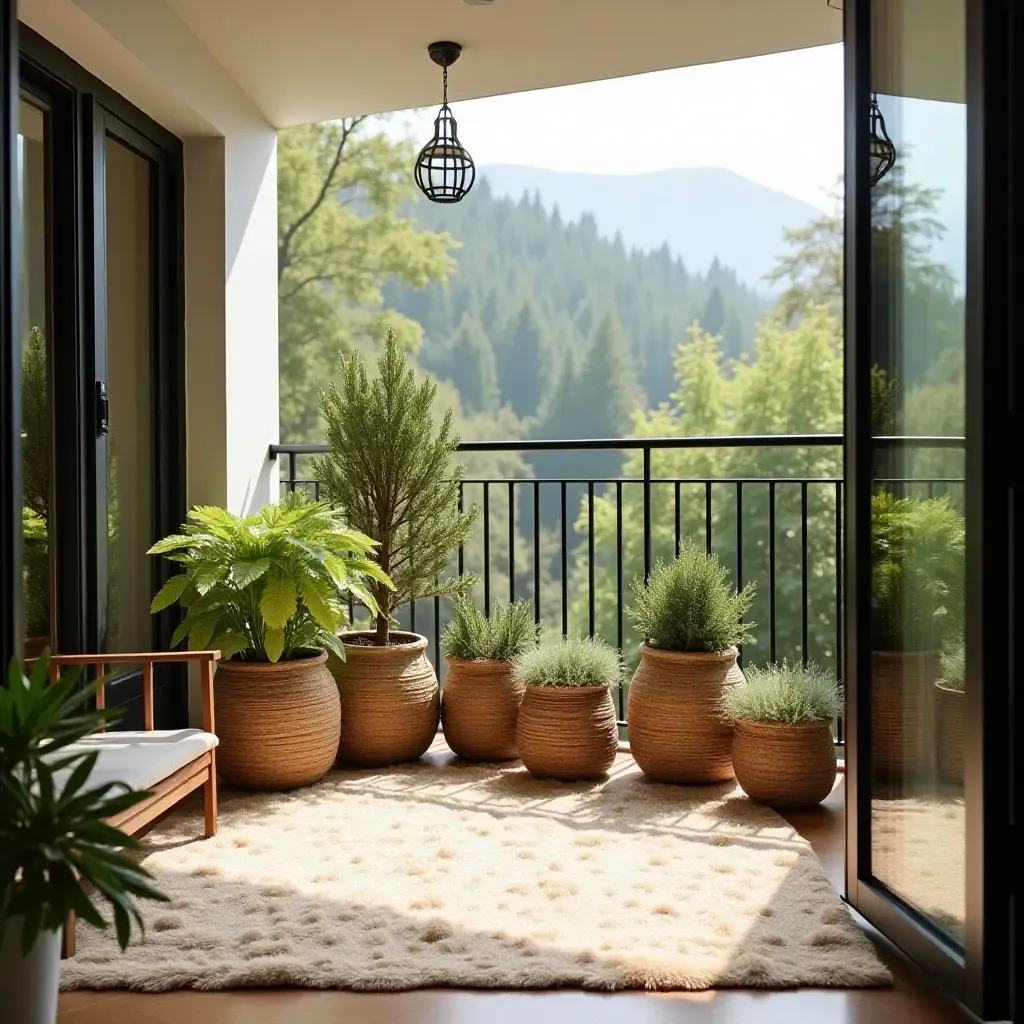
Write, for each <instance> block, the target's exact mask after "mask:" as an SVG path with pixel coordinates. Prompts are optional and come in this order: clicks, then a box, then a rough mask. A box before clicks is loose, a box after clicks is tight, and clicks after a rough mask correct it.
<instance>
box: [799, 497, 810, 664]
mask: <svg viewBox="0 0 1024 1024" xmlns="http://www.w3.org/2000/svg"><path fill="white" fill-rule="evenodd" d="M807 644H808V640H807V481H806V480H804V481H802V482H801V484H800V660H801V661H802V662H803V666H804V668H807V659H808V652H807Z"/></svg>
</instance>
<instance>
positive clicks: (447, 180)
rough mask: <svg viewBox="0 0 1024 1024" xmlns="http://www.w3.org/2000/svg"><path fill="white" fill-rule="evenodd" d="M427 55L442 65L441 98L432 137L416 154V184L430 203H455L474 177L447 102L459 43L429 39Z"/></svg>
mask: <svg viewBox="0 0 1024 1024" xmlns="http://www.w3.org/2000/svg"><path fill="white" fill-rule="evenodd" d="M427 52H428V53H429V54H430V59H431V60H432V61H433V62H434V63H435V64H439V65H440V66H441V67H442V68H444V98H443V102H442V105H441V109H440V110H439V111H438V112H437V119H436V120H435V121H434V137H433V138H432V139H431V140H430V141H429V142H428V143H427V144H426V145H425V146H424V147H423V148H422V149H421V150H420V154H419V156H418V157H416V184H417V185H419V187H420V191H421V192H422V193H423V194H424V195H425V196H426V197H427V198H428V199H429V200H430V201H431V202H433V203H457V202H459V201H460V200H462V199H465V197H466V196H467V195H468V194H469V190H470V189H471V188H472V187H473V182H474V181H476V165H475V164H474V163H473V158H472V157H471V156H470V155H469V153H468V152H467V151H466V149H465V148H464V147H463V145H462V143H461V142H459V134H458V127H459V126H458V125H457V124H456V122H455V118H454V117H453V116H452V110H451V107H449V106H448V69H449V68H450V67H451V66H452V65H453V64H454V63H455V62H456V61H457V60H458V59H459V55H460V54H461V53H462V47H461V46H460V45H459V44H458V43H431V44H430V46H428V47H427Z"/></svg>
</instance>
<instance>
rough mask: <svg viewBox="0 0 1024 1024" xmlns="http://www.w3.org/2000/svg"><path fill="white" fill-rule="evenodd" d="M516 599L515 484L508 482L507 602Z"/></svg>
mask: <svg viewBox="0 0 1024 1024" xmlns="http://www.w3.org/2000/svg"><path fill="white" fill-rule="evenodd" d="M515 600H516V484H515V481H514V480H509V482H508V603H509V604H515Z"/></svg>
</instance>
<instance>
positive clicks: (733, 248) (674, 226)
mask: <svg viewBox="0 0 1024 1024" xmlns="http://www.w3.org/2000/svg"><path fill="white" fill-rule="evenodd" d="M482 173H483V174H484V175H485V176H486V177H487V180H488V181H489V182H490V185H491V190H492V192H493V193H494V195H495V196H508V197H510V198H513V199H519V198H520V197H521V196H522V195H523V193H524V192H529V193H531V194H533V193H534V192H536V193H539V195H540V200H541V203H542V204H543V205H544V207H545V208H546V209H547V210H548V211H550V210H551V209H552V208H553V207H555V206H557V207H558V210H559V212H560V214H561V216H562V219H563V220H568V221H576V220H579V218H580V217H581V216H582V215H583V214H584V213H590V214H592V215H593V217H594V220H595V221H596V222H597V227H598V231H599V232H600V233H601V234H602V235H604V236H606V237H608V238H614V236H615V235H616V233H621V235H622V240H623V242H624V243H625V244H626V246H627V247H630V248H632V247H636V248H638V249H643V250H646V251H654V250H657V249H660V248H661V246H662V245H664V244H666V243H667V244H668V246H669V249H670V250H671V251H672V253H673V255H675V256H680V257H681V258H682V260H683V263H684V264H685V266H686V268H687V270H689V271H690V272H691V273H693V272H703V271H705V270H707V268H708V267H709V266H710V265H711V263H712V261H713V260H714V259H715V258H716V257H717V258H718V260H719V262H720V263H722V264H724V265H725V266H728V267H731V268H732V269H733V270H735V272H736V276H737V277H738V279H739V280H740V281H742V282H743V283H744V284H747V285H750V286H752V287H755V288H757V289H758V290H759V291H762V292H764V291H768V290H769V289H768V286H767V285H766V284H765V281H764V275H765V274H767V273H768V272H769V271H770V270H771V269H772V268H773V267H774V266H775V261H776V259H777V258H778V256H779V255H780V253H782V252H783V250H784V247H783V242H782V233H783V230H784V229H786V228H798V227H802V226H803V225H805V224H807V223H808V221H811V220H813V219H815V218H816V217H820V216H821V212H822V211H821V210H819V209H818V208H817V207H814V206H811V205H810V204H809V203H805V202H803V201H802V200H800V199H796V198H794V197H793V196H791V195H787V194H786V193H785V192H778V191H776V190H775V189H771V188H766V187H765V186H764V185H758V184H757V183H756V182H753V181H750V180H749V179H748V178H744V177H742V176H741V175H739V174H735V173H734V172H732V171H727V170H724V169H722V168H720V167H699V168H693V169H680V170H671V171H658V172H655V173H652V174H636V175H612V174H582V173H566V172H562V171H548V170H544V169H542V168H539V167H518V166H515V165H512V164H493V165H491V166H487V167H484V168H482Z"/></svg>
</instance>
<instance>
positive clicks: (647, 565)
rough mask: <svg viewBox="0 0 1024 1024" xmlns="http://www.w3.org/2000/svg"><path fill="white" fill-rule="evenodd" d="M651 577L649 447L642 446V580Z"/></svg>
mask: <svg viewBox="0 0 1024 1024" xmlns="http://www.w3.org/2000/svg"><path fill="white" fill-rule="evenodd" d="M650 577H651V446H650V445H649V444H645V445H644V579H645V580H646V579H650Z"/></svg>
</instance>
